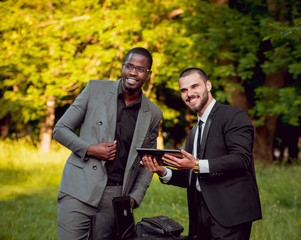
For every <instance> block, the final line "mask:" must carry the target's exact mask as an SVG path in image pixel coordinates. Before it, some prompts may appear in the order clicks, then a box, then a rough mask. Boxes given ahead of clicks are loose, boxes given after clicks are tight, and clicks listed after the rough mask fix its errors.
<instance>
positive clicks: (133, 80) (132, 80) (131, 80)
mask: <svg viewBox="0 0 301 240" xmlns="http://www.w3.org/2000/svg"><path fill="white" fill-rule="evenodd" d="M127 80H128V82H129V83H135V82H136V80H135V79H133V78H128V79H127Z"/></svg>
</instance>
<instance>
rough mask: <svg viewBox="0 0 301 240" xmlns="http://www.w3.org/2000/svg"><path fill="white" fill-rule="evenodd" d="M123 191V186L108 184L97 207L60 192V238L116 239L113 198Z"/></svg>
mask: <svg viewBox="0 0 301 240" xmlns="http://www.w3.org/2000/svg"><path fill="white" fill-rule="evenodd" d="M121 192H122V186H107V187H106V188H105V190H104V193H103V196H102V198H101V200H100V202H99V204H98V206H97V207H93V206H91V205H88V204H86V203H84V202H81V201H79V200H77V199H76V198H74V197H72V196H69V195H67V194H65V193H63V192H60V193H59V195H58V215H57V230H58V237H59V239H60V240H83V239H88V237H89V239H91V240H104V239H106V240H109V239H114V238H115V233H116V231H115V228H116V223H115V217H114V209H113V205H112V198H113V197H117V196H121Z"/></svg>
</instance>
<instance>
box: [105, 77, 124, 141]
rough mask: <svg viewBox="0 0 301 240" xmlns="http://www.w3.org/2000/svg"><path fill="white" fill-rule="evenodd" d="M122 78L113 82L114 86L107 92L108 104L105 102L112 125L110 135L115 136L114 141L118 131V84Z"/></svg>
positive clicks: (110, 124)
mask: <svg viewBox="0 0 301 240" xmlns="http://www.w3.org/2000/svg"><path fill="white" fill-rule="evenodd" d="M119 83H120V80H117V81H115V82H114V83H113V87H112V88H110V89H109V91H107V92H106V95H107V96H106V100H107V103H108V104H105V108H106V113H107V116H108V123H109V127H110V136H112V137H113V139H112V141H114V138H115V131H116V119H117V93H118V85H119Z"/></svg>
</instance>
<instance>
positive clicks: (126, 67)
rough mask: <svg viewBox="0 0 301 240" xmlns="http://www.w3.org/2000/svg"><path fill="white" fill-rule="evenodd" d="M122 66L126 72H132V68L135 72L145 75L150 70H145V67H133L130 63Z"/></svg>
mask: <svg viewBox="0 0 301 240" xmlns="http://www.w3.org/2000/svg"><path fill="white" fill-rule="evenodd" d="M122 66H123V67H124V68H125V69H126V70H128V71H133V70H134V68H135V69H136V71H137V72H138V73H141V74H144V73H147V72H149V71H150V70H148V69H146V68H145V67H141V66H134V65H132V64H130V63H125V64H122Z"/></svg>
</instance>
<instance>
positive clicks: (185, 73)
mask: <svg viewBox="0 0 301 240" xmlns="http://www.w3.org/2000/svg"><path fill="white" fill-rule="evenodd" d="M193 73H197V74H199V75H200V77H201V79H202V80H203V81H204V82H206V81H207V80H209V78H208V76H207V74H206V73H205V72H204V71H203V70H202V69H200V68H187V69H185V70H184V71H183V72H182V73H181V74H180V76H179V79H180V78H182V77H186V76H188V75H191V74H193Z"/></svg>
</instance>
